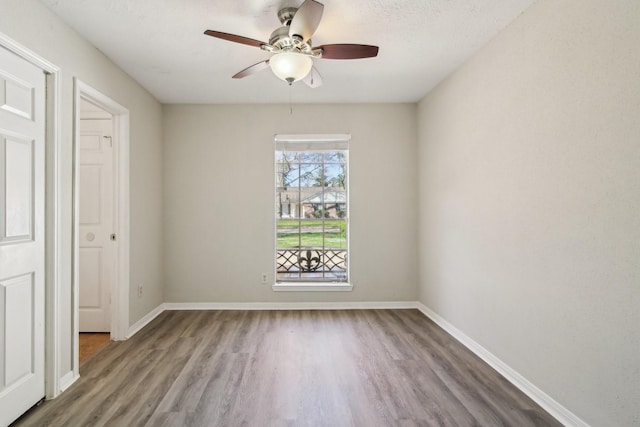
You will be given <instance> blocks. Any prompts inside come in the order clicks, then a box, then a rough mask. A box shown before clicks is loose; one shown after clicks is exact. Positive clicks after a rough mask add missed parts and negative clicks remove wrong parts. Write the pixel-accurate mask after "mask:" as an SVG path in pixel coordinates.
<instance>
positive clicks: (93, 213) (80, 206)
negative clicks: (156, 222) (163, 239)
mask: <svg viewBox="0 0 640 427" xmlns="http://www.w3.org/2000/svg"><path fill="white" fill-rule="evenodd" d="M74 122H75V139H74V184H73V185H74V191H73V192H74V221H73V224H74V246H73V247H74V268H73V274H74V307H75V318H76V322H75V331H74V332H75V333H74V353H75V358H74V371H75V372H76V374H79V362H80V360H79V354H80V333H81V332H93V333H95V332H98V333H106V334H109V336H110V339H111V340H123V339H126V338H127V333H128V327H129V167H128V165H129V111H128V110H127V109H126V108H124V107H123V106H121V105H120V104H118V103H117V102H115V101H113V100H112V99H110V98H109V97H107V96H105V95H104V94H102V93H100V92H98V91H97V90H95V89H93V88H92V87H90V86H88V85H87V84H85V83H83V82H82V81H80V80H78V79H76V80H75V110H74Z"/></svg>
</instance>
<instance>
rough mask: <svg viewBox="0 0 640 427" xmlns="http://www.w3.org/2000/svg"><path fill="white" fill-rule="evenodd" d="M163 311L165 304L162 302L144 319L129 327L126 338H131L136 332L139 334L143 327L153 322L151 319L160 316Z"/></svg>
mask: <svg viewBox="0 0 640 427" xmlns="http://www.w3.org/2000/svg"><path fill="white" fill-rule="evenodd" d="M163 311H165V308H164V304H160V305H159V306H157V307H156V308H154V309H153V310H151V311H150V312H149V313H147V314H146V315H145V316H144V317H143V318H142V319H140V320H138V321H137V322H136V323H134V324H133V325H131V326H130V327H129V331H128V332H127V337H126V338H127V339H129V338H131V337H132V336H134V335H135V334H137V333H138V332H140V330H141V329H142V328H144V327H145V326H147V325H148V324H149V323H151V321H153V319H155V318H156V317H158V316H159V315H160V314H161V313H162V312H163Z"/></svg>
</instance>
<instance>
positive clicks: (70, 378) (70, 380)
mask: <svg viewBox="0 0 640 427" xmlns="http://www.w3.org/2000/svg"><path fill="white" fill-rule="evenodd" d="M79 379H80V375H76V374H75V373H74V372H73V371H69V372H67V375H65V376H64V377H62V378H60V393H62V392H63V391H65V390H66V389H68V388H69V387H71V386H72V385H73V384H74V383H75V382H76V381H78V380H79Z"/></svg>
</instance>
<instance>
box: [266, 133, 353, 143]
mask: <svg viewBox="0 0 640 427" xmlns="http://www.w3.org/2000/svg"><path fill="white" fill-rule="evenodd" d="M273 139H274V141H276V142H320V141H322V142H333V141H341V142H342V141H349V140H350V139H351V135H350V134H348V133H335V134H295V135H294V134H291V135H283V134H277V135H275V136H274V137H273Z"/></svg>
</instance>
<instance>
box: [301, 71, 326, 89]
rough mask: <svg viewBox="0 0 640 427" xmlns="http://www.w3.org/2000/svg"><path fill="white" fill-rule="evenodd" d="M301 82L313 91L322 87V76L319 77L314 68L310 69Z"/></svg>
mask: <svg viewBox="0 0 640 427" xmlns="http://www.w3.org/2000/svg"><path fill="white" fill-rule="evenodd" d="M302 81H303V82H305V83H306V85H307V86H309V87H310V88H313V89H315V88H317V87H320V86H322V76H321V75H320V73H319V72H318V69H317V68H316V67H312V68H311V71H309V74H307V76H306V77H305V78H304V79H302Z"/></svg>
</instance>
